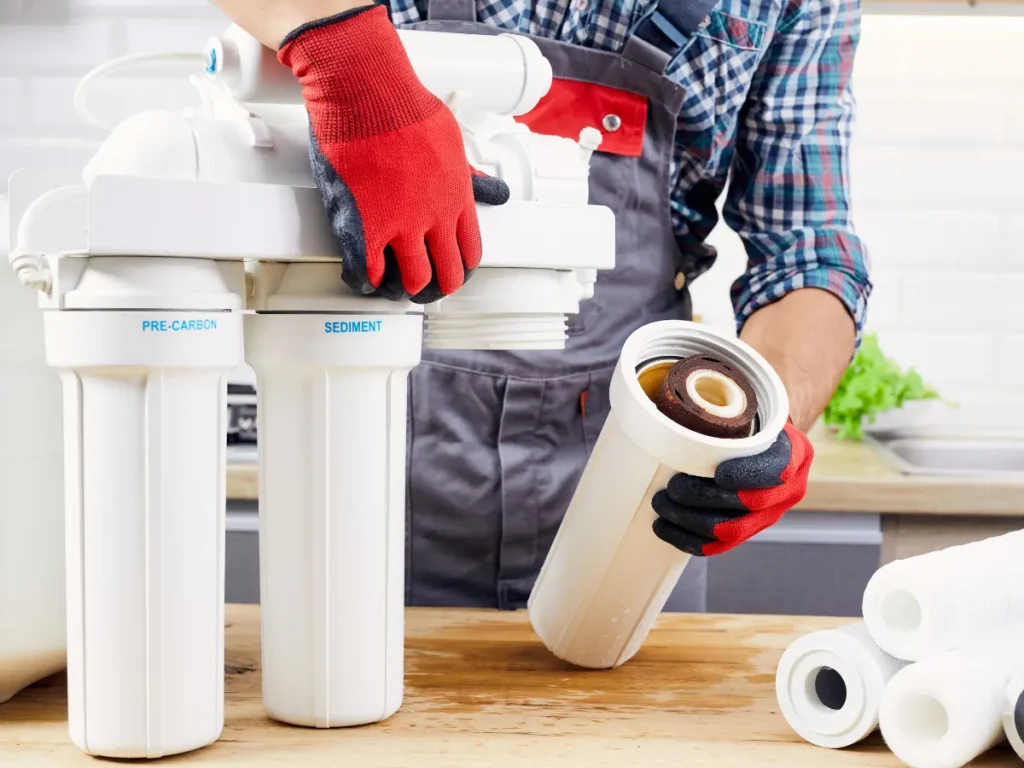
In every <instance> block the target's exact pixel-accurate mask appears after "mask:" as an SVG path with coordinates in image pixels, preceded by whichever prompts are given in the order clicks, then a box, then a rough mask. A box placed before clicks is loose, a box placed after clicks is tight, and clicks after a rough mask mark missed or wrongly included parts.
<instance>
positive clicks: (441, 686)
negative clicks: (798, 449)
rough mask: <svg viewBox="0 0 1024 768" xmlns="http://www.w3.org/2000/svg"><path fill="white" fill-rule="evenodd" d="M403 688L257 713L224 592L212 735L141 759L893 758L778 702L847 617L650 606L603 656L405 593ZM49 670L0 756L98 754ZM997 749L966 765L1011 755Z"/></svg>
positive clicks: (9, 760)
mask: <svg viewBox="0 0 1024 768" xmlns="http://www.w3.org/2000/svg"><path fill="white" fill-rule="evenodd" d="M407 617H408V618H407V631H406V635H407V647H408V650H407V658H406V694H405V700H404V703H403V706H402V708H401V709H400V710H399V712H398V713H397V714H396V715H395V716H394V717H392V718H391V719H390V720H388V721H386V722H384V723H379V724H377V725H372V726H365V727H361V728H352V729H339V730H331V731H317V730H311V729H303V728H295V727H291V726H285V725H280V724H277V723H274V722H272V721H270V720H268V719H267V717H266V716H265V714H264V713H263V708H262V705H261V703H260V672H259V624H258V622H259V609H258V608H257V607H254V606H229V607H228V621H227V665H226V666H227V707H226V725H225V728H224V732H223V735H222V738H221V740H220V741H219V742H217V743H216V744H214V745H212V746H210V747H207V748H205V749H202V750H199V751H196V752H193V753H190V754H188V755H183V756H179V757H173V758H166V759H164V760H161V761H159V762H157V763H155V765H163V764H170V765H179V764H181V765H190V766H192V765H194V766H245V768H271V767H273V768H278V767H279V766H281V767H283V766H289V767H291V766H307V765H308V766H334V765H337V766H351V767H352V768H385V767H386V768H447V767H448V766H451V767H452V768H463V767H467V768H468V767H470V766H472V767H473V768H485V767H486V768H505V766H517V767H521V766H528V767H530V768H558V767H559V766H575V767H578V768H593V767H594V766H645V767H652V766H672V767H673V768H682V767H683V766H692V767H693V768H754V767H756V768H762V767H764V768H768V767H770V766H779V768H803V767H804V766H806V767H807V768H829V767H830V766H866V767H870V768H876V767H877V768H887V767H889V766H892V767H893V768H895V767H897V766H899V765H900V763H899V762H898V761H897V760H896V759H895V758H894V757H893V756H892V755H891V754H890V753H889V752H888V751H887V750H886V749H885V747H884V745H883V743H882V742H881V740H880V738H879V737H878V736H877V735H876V736H874V737H872V738H871V739H869V740H868V741H867V742H864V743H862V744H861V745H859V746H857V747H854V748H851V749H848V750H843V751H832V750H824V749H819V748H817V747H813V746H811V745H809V744H806V743H804V742H802V741H800V740H799V739H798V738H797V737H796V736H795V735H794V734H793V733H792V732H791V731H790V730H789V728H788V726H787V725H786V723H785V721H784V720H783V719H782V717H781V716H780V715H779V714H778V707H777V705H776V701H775V693H774V672H775V666H776V663H777V662H778V659H779V656H780V654H781V652H782V650H783V649H784V648H785V646H786V645H787V644H788V643H789V642H790V641H791V640H792V639H794V638H795V637H797V636H798V635H800V634H802V633H804V632H809V631H812V630H815V629H819V628H824V627H830V626H837V625H839V624H842V623H845V622H847V621H849V619H817V618H787V617H749V616H716V615H697V616H686V615H679V614H674V615H670V614H665V615H663V617H662V619H661V621H660V622H659V623H658V625H657V626H656V627H655V629H654V631H653V632H652V633H651V635H650V636H649V638H648V641H647V643H646V644H645V646H644V648H643V649H642V650H641V652H640V653H639V654H638V655H637V656H636V657H635V658H633V659H632V660H631V661H630V662H628V663H627V664H626V665H624V666H623V667H620V668H619V669H617V670H611V671H583V670H579V669H575V668H572V667H569V666H567V665H565V664H563V663H561V662H559V661H558V660H557V659H555V658H554V657H552V656H551V655H550V654H549V653H548V652H547V650H546V649H545V648H544V647H543V646H542V645H541V644H540V642H539V641H538V640H537V638H536V636H535V635H534V634H533V632H532V630H531V629H530V626H529V624H528V621H527V617H526V615H525V613H523V612H517V613H499V612H492V611H475V610H436V609H410V610H409V611H408V614H407ZM65 695H66V691H65V687H64V682H63V679H62V678H61V676H55V677H52V678H49V679H48V680H45V681H43V682H41V683H39V684H37V685H35V686H33V687H31V688H29V689H27V690H26V691H23V692H22V693H21V694H19V695H18V696H16V697H15V698H14V699H12V700H11V701H10V702H8V703H7V704H5V705H2V706H0V766H16V768H39V767H40V766H93V768H96V766H100V765H102V764H103V762H106V761H103V762H99V761H97V760H95V759H93V758H89V757H87V756H85V755H84V754H82V753H80V752H78V750H77V749H76V748H75V747H74V746H73V745H71V743H70V741H69V740H68V738H67V724H66V722H65ZM1017 764H1019V761H1018V760H1017V759H1016V757H1015V756H1014V755H1013V753H1012V752H1010V751H1009V750H1007V749H997V750H993V751H992V752H990V753H989V754H988V755H986V756H985V757H984V758H983V759H981V760H980V761H978V762H977V763H975V764H974V765H977V766H982V767H985V768H987V767H989V766H1012V765H1017Z"/></svg>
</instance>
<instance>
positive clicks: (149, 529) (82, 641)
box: [44, 258, 241, 758]
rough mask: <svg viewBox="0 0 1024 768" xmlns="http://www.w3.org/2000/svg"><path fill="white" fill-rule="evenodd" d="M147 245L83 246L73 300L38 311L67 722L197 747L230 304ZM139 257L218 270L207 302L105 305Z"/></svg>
mask: <svg viewBox="0 0 1024 768" xmlns="http://www.w3.org/2000/svg"><path fill="white" fill-rule="evenodd" d="M140 261H141V262H142V263H141V264H140V263H139V262H140ZM155 261H157V262H159V264H151V263H149V262H147V261H146V260H139V259H135V260H126V259H101V258H93V259H90V260H89V262H88V271H87V274H86V277H84V278H83V279H82V281H81V284H80V291H79V292H78V293H77V294H76V295H75V296H74V297H73V298H74V300H75V302H76V303H78V304H79V305H82V307H83V308H82V309H81V310H78V311H54V312H47V313H45V316H44V323H45V331H46V355H47V360H48V362H49V364H50V365H51V366H52V367H54V368H56V369H57V370H59V371H60V373H61V378H62V380H63V389H64V421H65V427H64V445H65V453H64V465H65V466H64V468H65V512H66V516H65V526H66V568H67V573H66V577H67V584H66V587H67V590H66V591H67V637H68V659H67V664H68V725H69V729H70V733H71V738H72V740H73V741H74V743H75V744H76V745H78V747H80V748H81V749H82V750H84V751H85V752H87V753H89V754H91V755H98V756H105V757H119V758H156V757H162V756H164V755H171V754H176V753H181V752H186V751H189V750H193V749H196V748H199V747H202V746H205V745H207V744H210V743H212V742H213V741H215V740H216V739H217V738H218V736H219V735H220V732H221V729H222V727H223V722H224V706H223V705H224V693H223V685H224V682H223V681H224V646H223V633H224V615H223V614H224V597H223V596H224V509H225V496H224V488H225V486H224V483H225V479H224V478H225V471H226V454H225V448H226V443H225V437H224V435H225V424H224V420H225V414H226V408H227V405H226V377H227V374H228V373H229V372H230V371H232V370H234V369H235V368H236V367H237V366H238V364H239V363H240V362H241V315H240V314H239V313H236V312H233V311H230V309H229V308H227V307H226V306H225V305H228V306H229V305H230V302H231V298H232V297H230V296H224V295H222V294H218V293H216V292H215V290H216V288H217V284H216V275H217V274H218V273H217V268H216V267H215V266H213V265H211V264H209V263H207V264H204V263H202V262H201V261H199V260H189V259H181V260H170V259H159V260H155ZM174 261H177V262H178V263H177V264H174V263H173V262H174ZM150 265H152V266H154V267H155V268H156V272H157V273H160V272H161V271H162V270H176V271H177V272H178V273H179V275H180V276H182V278H183V279H182V282H188V281H187V280H185V279H184V277H187V276H188V275H190V274H193V273H196V274H197V275H198V278H199V280H198V282H197V283H195V287H197V288H201V287H203V282H204V281H203V280H202V278H204V277H212V278H214V281H213V283H212V284H210V285H206V286H205V287H206V288H207V291H206V292H205V296H206V297H207V299H208V300H209V301H210V304H211V308H210V309H208V310H191V311H174V310H171V309H160V308H147V309H142V308H139V309H136V310H128V311H119V310H117V309H110V308H103V306H104V305H105V306H107V307H109V306H111V304H115V305H116V304H118V303H121V302H127V303H128V304H129V305H130V304H131V299H130V298H129V297H128V295H127V293H128V292H126V291H125V290H124V288H125V285H126V284H128V283H129V282H130V281H129V280H128V279H127V278H128V277H129V276H130V275H132V274H134V275H135V276H136V277H143V276H144V275H143V274H141V273H144V272H145V269H144V268H145V267H146V266H150ZM159 282H160V281H159V280H155V281H151V283H150V284H149V285H148V286H146V288H149V289H152V288H153V287H155V286H156V285H157V284H158V283H159ZM180 284H181V283H179V285H180ZM138 285H139V284H136V285H135V286H134V287H138ZM141 294H148V297H144V298H143V301H144V302H152V301H153V300H158V299H159V296H158V295H154V294H153V293H151V292H150V291H149V290H145V289H144V290H142V291H141ZM168 303H173V302H168ZM90 307H91V308H93V309H95V311H90Z"/></svg>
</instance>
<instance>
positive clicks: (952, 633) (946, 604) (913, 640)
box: [863, 531, 1024, 661]
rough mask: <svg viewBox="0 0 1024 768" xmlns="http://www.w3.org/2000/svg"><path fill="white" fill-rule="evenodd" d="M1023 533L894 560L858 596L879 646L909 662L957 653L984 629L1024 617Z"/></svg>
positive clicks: (869, 627)
mask: <svg viewBox="0 0 1024 768" xmlns="http://www.w3.org/2000/svg"><path fill="white" fill-rule="evenodd" d="M1022 551H1024V531H1015V532H1013V533H1008V534H1005V535H1002V536H994V537H992V538H988V539H984V540H982V541H978V542H972V543H970V544H961V545H958V546H954V547H948V548H946V549H942V550H938V551H935V552H929V553H927V554H923V555H918V556H916V557H909V558H907V559H905V560H897V561H895V562H892V563H889V564H887V565H884V566H882V567H881V568H879V569H878V570H877V571H876V572H875V574H874V575H873V576H872V577H871V579H870V581H869V582H868V584H867V587H866V588H865V589H864V600H863V615H864V621H865V622H866V623H867V626H868V631H869V632H870V633H871V636H872V638H874V640H875V642H876V643H878V646H879V647H880V648H882V649H883V650H884V651H886V652H887V653H889V654H891V655H893V656H895V657H896V658H900V659H906V660H908V661H918V660H920V659H924V658H927V657H929V656H933V655H935V654H936V653H941V652H943V651H946V650H949V649H952V648H956V647H959V646H961V645H963V644H964V643H965V642H967V640H968V639H970V637H971V636H972V635H974V634H976V633H978V632H979V631H981V630H983V629H985V628H987V627H999V626H1001V625H1004V624H1006V623H1008V622H1011V621H1014V620H1016V619H1018V618H1019V617H1021V616H1024V590H1021V588H1020V585H1021V584H1022V583H1024V558H1022V557H1021V556H1020V555H1021V552H1022Z"/></svg>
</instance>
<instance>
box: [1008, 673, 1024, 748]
mask: <svg viewBox="0 0 1024 768" xmlns="http://www.w3.org/2000/svg"><path fill="white" fill-rule="evenodd" d="M1021 657H1022V659H1024V653H1022V654H1021ZM1003 733H1004V734H1005V735H1006V740H1007V741H1008V742H1009V743H1010V746H1011V747H1013V751H1014V752H1016V753H1017V757H1019V758H1020V759H1021V760H1024V667H1022V668H1021V669H1019V670H1017V672H1016V673H1015V674H1014V675H1013V677H1012V678H1011V679H1010V682H1009V684H1008V685H1007V686H1006V694H1005V696H1004V698H1003Z"/></svg>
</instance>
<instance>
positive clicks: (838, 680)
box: [775, 621, 907, 749]
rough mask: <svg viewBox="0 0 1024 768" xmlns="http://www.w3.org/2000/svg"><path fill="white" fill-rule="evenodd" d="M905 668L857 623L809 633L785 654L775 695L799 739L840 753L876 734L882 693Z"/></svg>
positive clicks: (776, 683) (797, 640)
mask: <svg viewBox="0 0 1024 768" xmlns="http://www.w3.org/2000/svg"><path fill="white" fill-rule="evenodd" d="M906 664H907V662H905V661H900V660H899V659H895V658H893V657H892V656H890V655H889V654H887V653H885V651H883V650H882V649H881V648H879V647H878V646H877V645H875V643H874V641H873V640H872V639H871V637H870V636H869V635H868V631H867V628H866V627H865V626H864V622H863V621H858V622H855V623H852V624H848V625H846V626H843V627H838V628H836V629H828V630H823V631H820V632H811V633H810V634H807V635H803V636H802V637H799V638H797V639H796V640H795V641H793V643H791V644H790V646H789V647H788V648H786V650H785V652H784V653H783V654H782V658H781V659H780V661H779V666H778V670H777V671H776V675H775V693H776V696H777V698H778V702H779V709H780V710H781V711H782V716H783V717H785V718H786V722H787V723H789V726H790V727H791V728H792V729H793V730H794V731H795V732H796V733H797V735H798V736H800V738H802V739H804V740H805V741H808V742H810V743H811V744H814V745H816V746H819V747H827V748H829V749H842V748H844V747H849V746H852V745H853V744H856V743H857V742H859V741H861V740H862V739H865V738H867V737H868V736H869V735H871V734H872V733H873V732H874V731H875V729H877V728H878V710H879V706H880V703H881V698H882V690H883V689H884V688H885V685H886V683H888V682H889V680H891V679H892V678H893V676H894V675H895V674H896V673H897V672H898V671H899V670H901V669H902V668H903V667H905V666H906Z"/></svg>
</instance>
